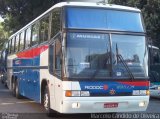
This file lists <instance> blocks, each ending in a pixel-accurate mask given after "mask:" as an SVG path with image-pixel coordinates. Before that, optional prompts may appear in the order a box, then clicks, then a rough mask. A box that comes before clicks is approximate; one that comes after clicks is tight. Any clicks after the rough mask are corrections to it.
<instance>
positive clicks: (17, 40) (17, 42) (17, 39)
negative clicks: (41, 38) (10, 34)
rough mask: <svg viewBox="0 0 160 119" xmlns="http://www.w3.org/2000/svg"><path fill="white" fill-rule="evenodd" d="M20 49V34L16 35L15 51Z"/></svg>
mask: <svg viewBox="0 0 160 119" xmlns="http://www.w3.org/2000/svg"><path fill="white" fill-rule="evenodd" d="M18 50H19V35H17V36H16V40H15V52H17V51H18Z"/></svg>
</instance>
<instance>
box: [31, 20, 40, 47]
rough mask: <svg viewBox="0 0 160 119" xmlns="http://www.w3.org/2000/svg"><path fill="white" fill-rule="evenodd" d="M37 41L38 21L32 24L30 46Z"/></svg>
mask: <svg viewBox="0 0 160 119" xmlns="http://www.w3.org/2000/svg"><path fill="white" fill-rule="evenodd" d="M38 41H39V22H38V23H36V24H34V25H33V26H32V46H33V45H35V44H38Z"/></svg>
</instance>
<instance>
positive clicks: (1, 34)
mask: <svg viewBox="0 0 160 119" xmlns="http://www.w3.org/2000/svg"><path fill="white" fill-rule="evenodd" d="M8 36H9V34H8V32H5V31H4V28H3V24H2V22H0V50H1V49H2V47H3V45H4V42H5V41H6V40H7V38H8Z"/></svg>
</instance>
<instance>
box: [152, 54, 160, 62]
mask: <svg viewBox="0 0 160 119" xmlns="http://www.w3.org/2000/svg"><path fill="white" fill-rule="evenodd" d="M158 63H160V52H159V51H155V52H154V53H153V64H158Z"/></svg>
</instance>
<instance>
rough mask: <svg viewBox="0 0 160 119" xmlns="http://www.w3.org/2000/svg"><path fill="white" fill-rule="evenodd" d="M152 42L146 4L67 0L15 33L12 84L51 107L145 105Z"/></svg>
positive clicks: (99, 109)
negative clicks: (148, 39)
mask: <svg viewBox="0 0 160 119" xmlns="http://www.w3.org/2000/svg"><path fill="white" fill-rule="evenodd" d="M146 46H147V45H146V31H145V27H144V24H143V20H142V16H141V11H140V10H139V9H136V8H130V7H124V6H117V5H109V4H101V3H88V2H61V3H58V4H56V5H54V6H53V7H51V8H50V9H49V10H47V11H46V12H45V13H43V14H42V15H40V16H39V17H37V18H36V19H35V20H33V21H32V22H30V23H29V24H27V25H26V26H25V27H23V28H22V29H20V30H19V31H17V32H16V33H14V34H13V35H12V36H10V38H9V41H8V42H7V48H6V51H7V73H8V74H7V76H8V77H7V81H8V87H9V88H10V89H11V90H12V92H13V94H14V95H15V96H16V97H17V98H20V97H21V96H24V97H27V98H30V99H32V100H35V101H36V102H39V103H42V104H43V105H44V107H45V109H46V111H47V113H48V114H50V113H51V111H52V110H54V111H57V112H60V113H66V114H67V113H104V112H105V113H106V112H130V111H145V110H146V108H147V106H148V103H149V80H148V79H149V78H148V51H147V47H146Z"/></svg>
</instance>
